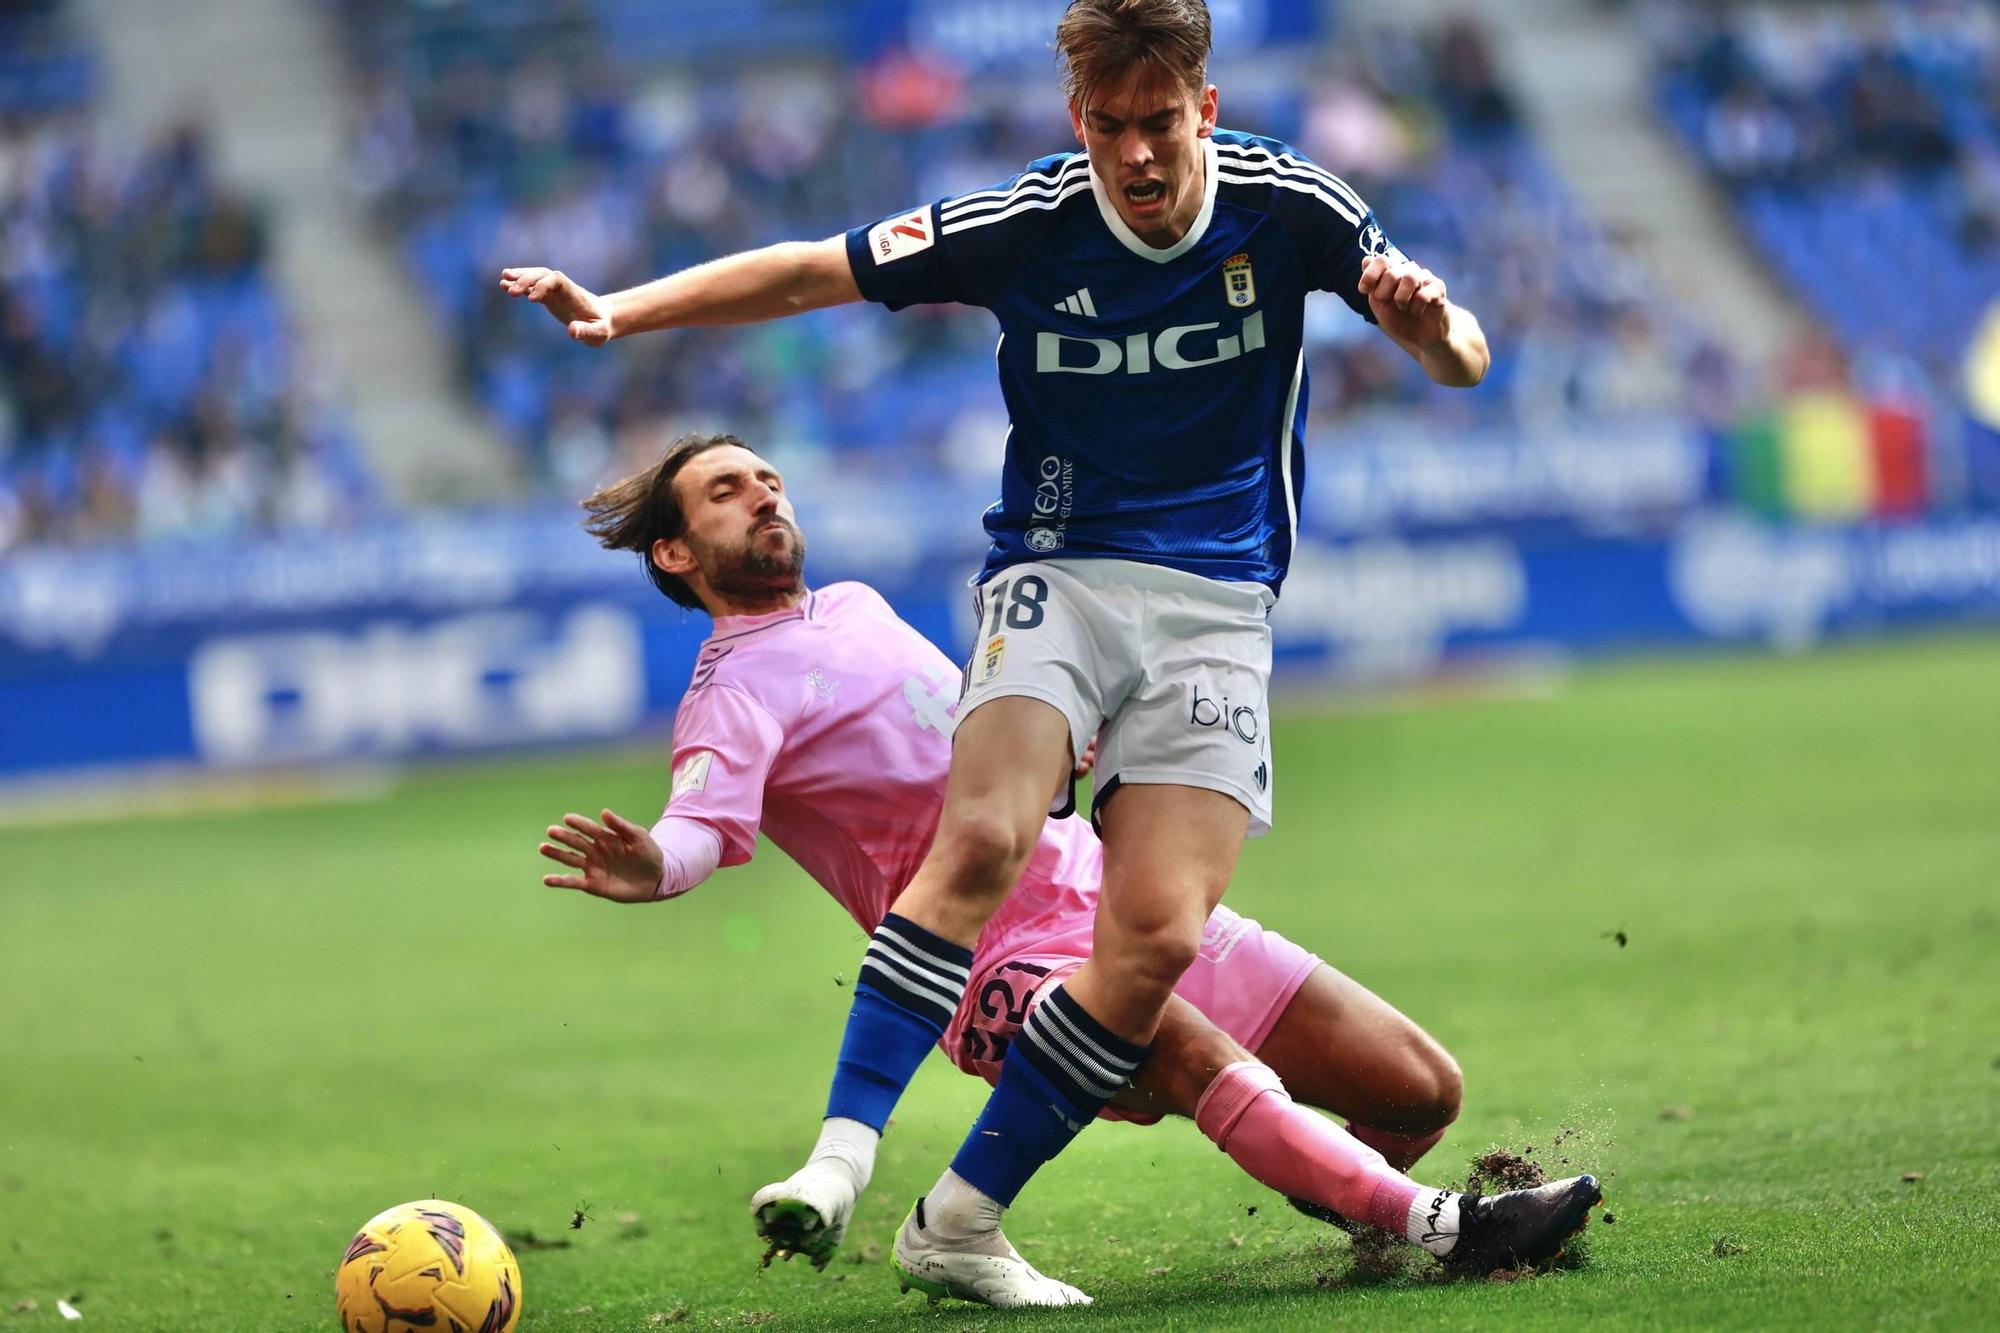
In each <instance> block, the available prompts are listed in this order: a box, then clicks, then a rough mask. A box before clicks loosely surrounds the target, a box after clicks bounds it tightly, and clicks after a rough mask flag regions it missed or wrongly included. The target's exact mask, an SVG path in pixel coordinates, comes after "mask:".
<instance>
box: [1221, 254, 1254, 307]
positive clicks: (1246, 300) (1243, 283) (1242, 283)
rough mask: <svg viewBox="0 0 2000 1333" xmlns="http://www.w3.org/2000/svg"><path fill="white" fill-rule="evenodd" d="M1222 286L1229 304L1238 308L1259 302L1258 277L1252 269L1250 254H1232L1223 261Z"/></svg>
mask: <svg viewBox="0 0 2000 1333" xmlns="http://www.w3.org/2000/svg"><path fill="white" fill-rule="evenodd" d="M1222 286H1223V290H1224V291H1226V292H1228V293H1229V304H1231V305H1233V306H1235V307H1236V308H1237V309H1238V310H1243V309H1247V308H1248V307H1250V306H1253V305H1256V304H1257V278H1256V275H1255V274H1253V273H1252V272H1251V271H1250V256H1249V255H1247V254H1242V255H1231V256H1229V258H1227V259H1225V260H1223V261H1222Z"/></svg>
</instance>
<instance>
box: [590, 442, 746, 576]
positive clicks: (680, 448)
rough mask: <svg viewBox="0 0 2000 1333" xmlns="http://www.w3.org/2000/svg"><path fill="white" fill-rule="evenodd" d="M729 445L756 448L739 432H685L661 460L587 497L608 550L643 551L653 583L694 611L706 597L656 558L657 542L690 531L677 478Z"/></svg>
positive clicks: (596, 532)
mask: <svg viewBox="0 0 2000 1333" xmlns="http://www.w3.org/2000/svg"><path fill="white" fill-rule="evenodd" d="M726 445H735V446H736V447H737V448H738V449H750V446H749V445H747V444H745V443H743V441H741V440H739V439H737V438H736V437H735V436H734V435H703V434H700V433H698V432H697V433H690V434H687V435H682V436H680V437H679V438H677V439H675V440H674V442H673V443H671V444H669V445H668V446H667V451H666V452H665V453H663V454H661V455H660V461H659V462H657V463H655V464H653V465H652V466H651V467H649V468H646V469H645V470H644V471H640V472H634V473H633V474H632V475H631V476H629V477H626V478H624V479H623V480H620V481H614V482H612V483H611V484H610V485H609V486H604V487H601V488H599V489H598V490H597V491H596V493H594V494H592V495H590V496H588V497H586V498H585V499H584V501H583V510H584V512H585V513H586V514H589V515H590V517H589V518H588V519H586V520H585V521H584V524H583V530H584V531H585V532H588V533H589V534H590V535H591V536H593V537H595V538H597V544H598V545H600V546H602V547H604V548H605V549H606V550H610V551H636V552H638V554H639V559H640V561H641V562H642V563H643V564H644V565H645V566H646V577H647V578H649V579H651V580H652V581H653V586H654V587H655V588H658V589H659V590H660V591H661V592H663V593H665V594H666V595H667V596H668V597H671V598H672V599H673V600H674V601H675V602H676V603H677V604H678V605H681V606H684V607H687V608H688V609H689V610H690V611H699V610H701V609H702V605H701V598H699V597H697V596H695V592H694V589H693V588H690V587H689V586H688V585H687V580H685V579H683V578H681V577H680V576H679V575H677V574H669V573H667V571H666V570H664V569H661V568H660V567H659V566H658V565H656V564H654V563H653V543H654V542H661V541H669V542H670V541H672V540H673V539H674V538H676V537H678V536H680V535H682V534H683V533H685V532H686V531H687V513H686V512H685V511H684V510H683V509H682V508H681V500H680V496H679V495H677V494H676V493H675V491H674V478H675V477H677V476H679V475H680V471H681V469H682V468H684V467H686V466H687V465H688V461H689V460H690V459H692V458H694V457H696V456H697V455H699V454H705V453H707V452H708V451H709V450H710V449H720V448H723V447H724V446H726ZM750 452H751V453H753V454H754V453H756V452H757V451H756V450H755V449H750Z"/></svg>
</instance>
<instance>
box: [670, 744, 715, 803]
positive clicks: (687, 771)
mask: <svg viewBox="0 0 2000 1333" xmlns="http://www.w3.org/2000/svg"><path fill="white" fill-rule="evenodd" d="M714 762H715V751H713V750H697V751H695V752H694V753H693V754H691V755H689V756H688V757H687V758H685V759H683V760H681V766H680V767H679V768H677V769H675V770H674V785H673V789H672V790H671V791H669V792H668V793H667V804H669V805H672V804H673V803H674V801H676V800H677V799H679V798H680V797H682V796H685V795H687V794H688V793H689V792H691V791H701V790H703V789H704V788H706V787H707V786H708V767H709V765H710V764H712V763H714Z"/></svg>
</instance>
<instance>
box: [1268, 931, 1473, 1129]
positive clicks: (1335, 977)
mask: <svg viewBox="0 0 2000 1333" xmlns="http://www.w3.org/2000/svg"><path fill="white" fill-rule="evenodd" d="M1257 1056H1258V1058H1259V1059H1261V1060H1263V1061H1264V1063H1266V1064H1268V1065H1270V1066H1271V1068H1273V1069H1275V1070H1277V1071H1278V1077H1279V1078H1282V1079H1283V1080H1284V1081H1285V1086H1286V1087H1287V1088H1289V1089H1290V1090H1291V1094H1292V1096H1293V1097H1294V1098H1296V1099H1297V1100H1299V1101H1302V1102H1305V1103H1307V1104H1309V1105H1312V1106H1317V1107H1320V1108H1321V1109H1323V1110H1328V1111H1332V1112H1334V1113H1336V1114H1338V1115H1342V1116H1345V1117H1347V1118H1348V1119H1349V1120H1351V1121H1353V1122H1354V1123H1355V1124H1358V1125H1368V1126H1370V1127H1372V1128H1375V1129H1386V1130H1393V1131H1395V1132H1397V1133H1406V1134H1427V1133H1430V1132H1431V1131H1433V1130H1437V1129H1442V1128H1444V1126H1446V1125H1448V1124H1450V1123H1451V1122H1452V1120H1453V1119H1454V1118H1455V1117H1456V1116H1457V1115H1458V1104H1459V1097H1460V1094H1461V1093H1462V1091H1463V1089H1464V1081H1463V1079H1462V1078H1461V1076H1460V1074H1459V1071H1458V1062H1457V1061H1455V1060H1453V1059H1452V1058H1451V1055H1450V1054H1449V1053H1448V1052H1447V1051H1446V1050H1445V1049H1444V1047H1443V1046H1441V1045H1439V1044H1438V1042H1437V1041H1436V1039H1435V1038H1433V1037H1432V1036H1431V1035H1430V1034H1429V1033H1428V1032H1425V1031H1424V1030H1423V1029H1422V1028H1421V1027H1418V1026H1417V1024H1416V1023H1415V1022H1414V1021H1413V1020H1411V1019H1410V1018H1409V1017H1407V1016H1406V1015H1404V1014H1403V1012H1402V1011H1401V1010H1399V1009H1397V1008H1396V1007H1395V1006H1394V1005H1392V1004H1390V1003H1389V1002H1388V1001H1387V1000H1385V999H1383V998H1382V997H1381V996H1379V995H1377V994H1375V992H1373V991H1371V990H1369V989H1368V988H1367V987H1366V986H1364V985H1362V984H1361V983H1360V982H1358V981H1356V980H1354V979H1353V978H1352V977H1349V976H1347V975H1345V974H1344V973H1342V972H1340V971H1338V970H1337V969H1335V968H1332V967H1329V966H1327V965H1326V964H1324V963H1322V964H1320V966H1318V967H1317V968H1314V969H1313V972H1312V975H1310V976H1308V977H1307V978H1306V980H1305V984H1304V985H1302V986H1300V987H1299V989H1298V993H1297V994H1296V995H1294V996H1292V999H1291V1003H1290V1004H1288V1005H1286V1006H1285V1012H1284V1013H1283V1014H1282V1015H1280V1016H1279V1018H1278V1022H1277V1024H1276V1026H1274V1027H1273V1028H1272V1029H1271V1034H1270V1035H1269V1036H1268V1037H1266V1038H1265V1039H1264V1044H1263V1045H1262V1046H1261V1047H1260V1048H1259V1049H1258V1051H1257Z"/></svg>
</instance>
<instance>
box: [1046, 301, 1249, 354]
mask: <svg viewBox="0 0 2000 1333" xmlns="http://www.w3.org/2000/svg"><path fill="white" fill-rule="evenodd" d="M1252 296H1253V299H1254V291H1253V293H1252ZM1263 348H1264V312H1263V311H1261V310H1259V311H1256V312H1254V313H1253V314H1250V315H1247V316H1245V317H1244V319H1243V320H1242V322H1241V323H1240V324H1238V325H1237V326H1236V328H1235V330H1234V331H1233V332H1226V333H1225V332H1224V331H1223V325H1222V323H1221V322H1220V321H1217V320H1210V321H1208V322H1207V323H1204V324H1176V325H1174V326H1173V327H1172V328H1166V329H1161V330H1160V331H1159V332H1157V333H1131V334H1127V335H1126V336H1125V337H1123V338H1076V337H1072V336H1070V335H1069V334H1066V333H1051V332H1048V331H1047V330H1043V331H1041V332H1038V333H1036V334H1035V370H1036V372H1037V373H1039V374H1043V375H1115V374H1117V373H1119V372H1120V371H1123V372H1124V373H1125V374H1127V375H1146V374H1150V373H1151V372H1153V371H1154V370H1198V369H1200V368H1201V367H1203V366H1213V365H1219V364H1221V363H1222V362H1224V361H1234V360H1235V359H1236V358H1237V357H1239V356H1246V355H1248V354H1249V353H1251V352H1257V351H1262V350H1263Z"/></svg>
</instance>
